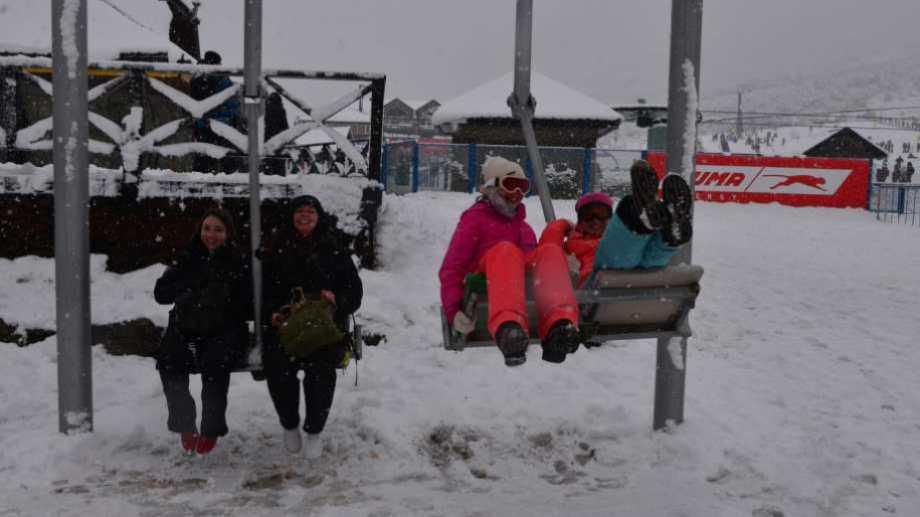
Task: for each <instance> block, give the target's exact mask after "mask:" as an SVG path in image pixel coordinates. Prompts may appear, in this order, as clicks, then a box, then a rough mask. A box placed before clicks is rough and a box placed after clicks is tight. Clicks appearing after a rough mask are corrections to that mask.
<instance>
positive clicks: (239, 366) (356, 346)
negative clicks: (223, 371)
mask: <svg viewBox="0 0 920 517" xmlns="http://www.w3.org/2000/svg"><path fill="white" fill-rule="evenodd" d="M348 327H349V328H348V329H347V331H348V334H349V337H350V338H351V347H350V348H349V352H350V353H351V358H353V359H355V360H356V361H360V360H361V359H363V358H364V333H363V332H362V329H361V325H358V324H354V325H352V323H351V320H350V319H349V321H348ZM267 330H268V327H267V326H263V328H262V335H263V336H264V335H265V332H267ZM260 370H262V349H261V347H260V346H259V345H258V344H256V340H255V335H254V334H250V335H249V344H248V346H247V347H246V350H245V351H244V352H243V355H242V356H240V359H239V361H237V363H236V364H235V365H233V368H232V369H231V371H234V372H257V371H260Z"/></svg>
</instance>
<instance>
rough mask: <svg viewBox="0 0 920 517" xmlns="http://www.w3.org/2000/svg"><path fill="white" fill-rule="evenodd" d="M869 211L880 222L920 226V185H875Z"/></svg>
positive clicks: (870, 197)
mask: <svg viewBox="0 0 920 517" xmlns="http://www.w3.org/2000/svg"><path fill="white" fill-rule="evenodd" d="M869 192H870V194H869V210H870V211H872V212H875V217H876V219H878V220H881V221H885V222H889V223H900V224H909V225H911V226H917V225H920V185H905V184H900V185H899V184H885V183H873V184H872V189H871V190H870V191H869Z"/></svg>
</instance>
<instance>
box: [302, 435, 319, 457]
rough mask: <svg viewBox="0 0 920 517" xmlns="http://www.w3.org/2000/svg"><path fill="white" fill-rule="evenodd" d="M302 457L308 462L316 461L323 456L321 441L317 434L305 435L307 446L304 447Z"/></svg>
mask: <svg viewBox="0 0 920 517" xmlns="http://www.w3.org/2000/svg"><path fill="white" fill-rule="evenodd" d="M303 455H304V456H305V457H306V458H307V459H310V460H315V459H318V458H319V457H320V456H322V455H323V440H322V438H320V437H319V434H310V433H307V446H306V447H304V453H303Z"/></svg>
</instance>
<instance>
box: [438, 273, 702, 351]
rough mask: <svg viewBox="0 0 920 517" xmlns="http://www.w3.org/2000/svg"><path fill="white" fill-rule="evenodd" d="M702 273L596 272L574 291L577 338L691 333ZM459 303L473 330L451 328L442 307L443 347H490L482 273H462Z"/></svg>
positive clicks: (532, 312) (530, 310)
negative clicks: (463, 281)
mask: <svg viewBox="0 0 920 517" xmlns="http://www.w3.org/2000/svg"><path fill="white" fill-rule="evenodd" d="M702 276H703V268H702V267H700V266H697V265H686V264H682V265H677V266H669V267H665V268H658V269H642V270H614V269H608V270H601V271H599V272H597V274H595V275H594V278H593V279H591V280H589V287H585V288H582V289H578V290H576V291H575V299H576V300H577V301H578V306H579V316H580V318H581V321H580V322H579V328H580V332H581V342H582V343H593V344H601V343H604V342H606V341H614V340H627V339H646V338H672V337H676V338H687V337H690V335H691V332H690V325H689V322H688V319H687V315H688V314H689V312H690V309H692V308H693V307H694V305H695V303H696V297H697V295H698V294H699V292H700V285H699V281H700V278H701V277H702ZM477 277H478V278H477ZM526 285H527V286H528V287H527V315H528V319H529V320H530V329H531V336H530V337H531V342H536V343H539V339H538V337H537V335H536V328H537V314H536V303H535V302H534V297H533V292H532V288H531V286H532V282H530V281H529V279H528V281H527V282H526ZM463 307H464V312H466V313H467V314H468V315H475V318H474V321H475V322H476V330H474V331H473V332H472V333H470V334H469V335H467V336H464V335H462V334H460V333H458V332H455V331H454V330H453V328H451V326H450V325H449V324H448V323H447V318H446V317H445V316H444V311H443V310H442V311H441V328H442V332H443V338H444V348H445V349H447V350H455V351H462V350H464V349H466V348H470V347H486V346H495V343H494V341H493V340H492V337H491V336H490V335H489V331H488V329H487V328H486V322H487V321H488V319H489V317H488V303H487V301H486V288H485V278H484V277H483V276H482V275H470V276H469V277H467V282H466V293H465V296H464V303H463Z"/></svg>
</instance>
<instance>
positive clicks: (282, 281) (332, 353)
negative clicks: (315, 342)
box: [263, 196, 364, 457]
mask: <svg viewBox="0 0 920 517" xmlns="http://www.w3.org/2000/svg"><path fill="white" fill-rule="evenodd" d="M290 209H291V212H290V216H289V217H288V218H287V219H286V220H285V221H284V222H283V223H282V228H281V229H280V230H279V231H278V233H277V235H276V238H275V241H274V243H273V244H272V245H271V246H270V247H269V248H268V249H266V250H265V253H264V255H263V260H264V263H263V268H264V279H265V281H264V300H265V303H264V304H263V314H264V317H265V320H266V321H267V322H268V323H270V325H271V326H270V327H269V330H268V331H267V332H266V333H265V340H264V346H263V367H264V369H265V375H266V380H267V381H268V390H269V394H270V395H271V399H272V402H273V403H274V405H275V410H276V411H277V412H278V417H279V420H280V422H281V426H282V427H283V428H284V444H285V447H286V448H287V449H288V451H290V452H292V453H294V452H299V451H300V450H301V448H302V447H303V441H302V438H301V434H300V429H298V427H299V426H300V412H299V411H300V386H299V384H300V383H299V382H298V380H297V371H298V370H303V371H304V379H303V391H304V399H305V402H306V419H305V420H304V423H303V430H304V431H306V433H307V455H308V456H309V457H317V456H319V455H320V454H321V453H322V445H321V443H320V440H319V433H321V432H322V430H323V427H324V426H325V425H326V419H327V418H328V417H329V410H330V408H331V407H332V398H333V395H334V393H335V381H336V371H335V369H336V366H337V365H339V364H340V363H341V362H342V360H343V359H344V357H345V347H346V341H343V342H342V343H339V344H337V345H332V346H329V347H326V348H323V349H320V350H318V351H316V352H314V353H313V354H312V355H310V356H309V357H307V358H304V359H297V358H293V357H290V356H289V355H288V354H287V353H285V351H284V350H283V349H282V348H281V345H280V343H279V341H278V332H277V329H278V328H279V327H280V326H281V325H282V324H283V323H284V320H285V315H284V306H285V305H288V304H289V303H290V301H291V291H292V290H293V289H294V288H295V287H300V288H302V289H303V291H304V293H305V294H306V295H307V296H308V297H310V296H313V297H320V298H322V299H325V300H327V301H328V302H329V303H330V304H331V305H332V306H333V307H334V308H335V311H334V315H333V319H334V320H335V323H336V325H337V326H338V327H339V328H340V329H341V330H347V328H348V318H349V316H350V315H351V314H352V313H354V312H355V311H356V310H358V307H360V306H361V297H362V296H363V294H364V291H363V288H362V285H361V279H360V278H359V277H358V271H357V269H356V268H355V265H354V263H353V262H352V259H351V255H350V253H349V252H348V249H347V248H346V247H345V245H344V243H343V242H342V241H343V239H341V238H340V235H341V234H340V233H339V231H338V230H337V229H336V228H335V222H336V220H335V218H334V217H332V216H330V215H328V214H326V212H325V211H324V210H323V206H322V204H321V203H320V202H319V200H318V199H317V198H315V197H313V196H300V197H297V198H294V199H293V200H291V205H290ZM346 340H347V337H346Z"/></svg>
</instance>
